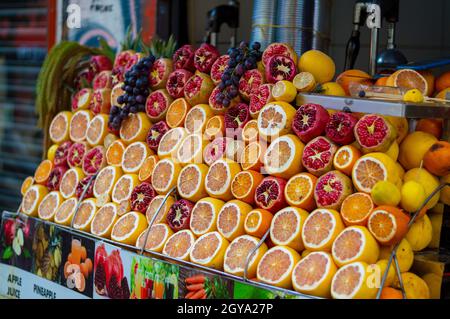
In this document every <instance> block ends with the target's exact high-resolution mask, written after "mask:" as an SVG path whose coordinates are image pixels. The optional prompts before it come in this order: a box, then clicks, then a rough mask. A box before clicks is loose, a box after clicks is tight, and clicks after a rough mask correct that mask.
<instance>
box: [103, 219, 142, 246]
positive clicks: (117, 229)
mask: <svg viewBox="0 0 450 319" xmlns="http://www.w3.org/2000/svg"><path fill="white" fill-rule="evenodd" d="M147 226H148V224H147V219H146V218H145V215H144V214H141V213H139V212H129V213H126V214H125V215H123V216H121V217H120V218H119V219H118V220H117V222H116V223H115V224H114V226H113V228H112V230H111V239H112V240H115V241H117V242H119V243H123V244H126V245H132V246H135V245H136V241H137V238H138V236H139V235H140V234H141V233H142V232H143V231H144V230H145V229H146V228H147Z"/></svg>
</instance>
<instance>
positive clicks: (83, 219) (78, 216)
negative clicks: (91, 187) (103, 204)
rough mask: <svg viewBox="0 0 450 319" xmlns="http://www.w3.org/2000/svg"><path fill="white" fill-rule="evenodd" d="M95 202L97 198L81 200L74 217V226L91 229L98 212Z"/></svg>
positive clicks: (86, 230)
mask: <svg viewBox="0 0 450 319" xmlns="http://www.w3.org/2000/svg"><path fill="white" fill-rule="evenodd" d="M95 202H96V200H95V198H88V199H85V200H83V201H82V202H81V204H80V206H79V207H78V210H77V212H76V213H75V216H74V217H73V218H74V220H73V228H75V229H78V230H81V231H85V232H90V231H91V222H92V219H93V218H94V215H95V213H96V212H97V206H96V204H95Z"/></svg>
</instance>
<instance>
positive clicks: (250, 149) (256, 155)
mask: <svg viewBox="0 0 450 319" xmlns="http://www.w3.org/2000/svg"><path fill="white" fill-rule="evenodd" d="M266 144H267V142H265V141H256V142H252V143H250V144H248V145H247V146H246V147H245V148H244V150H243V151H242V153H241V158H240V159H239V162H240V164H241V166H242V169H243V170H244V171H246V170H253V171H255V172H260V171H261V167H262V166H263V157H264V154H265V151H266V148H267V145H266ZM261 173H262V172H261Z"/></svg>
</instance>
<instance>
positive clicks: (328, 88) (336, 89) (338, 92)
mask: <svg viewBox="0 0 450 319" xmlns="http://www.w3.org/2000/svg"><path fill="white" fill-rule="evenodd" d="M321 87H322V92H321V93H322V94H325V95H334V96H345V91H344V89H343V88H342V86H340V85H339V84H338V83H336V82H327V83H324V84H322V86H321Z"/></svg>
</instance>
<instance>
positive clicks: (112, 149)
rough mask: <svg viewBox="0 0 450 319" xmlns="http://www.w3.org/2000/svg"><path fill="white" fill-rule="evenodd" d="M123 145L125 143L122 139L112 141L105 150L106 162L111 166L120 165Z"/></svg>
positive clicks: (123, 149) (123, 150)
mask: <svg viewBox="0 0 450 319" xmlns="http://www.w3.org/2000/svg"><path fill="white" fill-rule="evenodd" d="M125 147H126V146H125V143H124V142H123V141H122V140H116V141H114V142H112V143H111V145H109V147H108V149H107V150H106V163H108V165H111V166H122V157H123V153H124V152H125Z"/></svg>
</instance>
